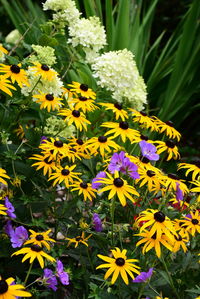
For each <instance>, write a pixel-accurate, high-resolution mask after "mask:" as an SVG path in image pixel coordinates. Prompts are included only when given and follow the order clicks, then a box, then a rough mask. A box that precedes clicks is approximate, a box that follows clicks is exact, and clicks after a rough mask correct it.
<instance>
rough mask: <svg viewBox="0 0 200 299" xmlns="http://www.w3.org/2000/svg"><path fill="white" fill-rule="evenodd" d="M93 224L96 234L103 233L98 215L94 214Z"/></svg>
mask: <svg viewBox="0 0 200 299" xmlns="http://www.w3.org/2000/svg"><path fill="white" fill-rule="evenodd" d="M93 224H94V229H95V230H96V232H101V231H102V230H103V228H102V223H101V219H100V217H99V215H98V214H97V213H94V214H93Z"/></svg>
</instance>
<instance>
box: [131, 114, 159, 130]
mask: <svg viewBox="0 0 200 299" xmlns="http://www.w3.org/2000/svg"><path fill="white" fill-rule="evenodd" d="M129 110H130V111H131V112H132V113H133V114H132V116H133V121H134V122H138V123H139V124H140V125H141V126H142V127H143V128H146V129H150V130H151V131H158V126H157V124H156V123H155V119H154V116H152V117H149V116H148V115H147V114H146V113H145V112H143V111H140V112H139V111H137V110H135V109H132V108H130V109H129Z"/></svg>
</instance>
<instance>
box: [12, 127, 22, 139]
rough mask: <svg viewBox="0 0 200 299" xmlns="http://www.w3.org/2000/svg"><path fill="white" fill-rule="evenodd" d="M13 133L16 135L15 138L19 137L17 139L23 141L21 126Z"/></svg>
mask: <svg viewBox="0 0 200 299" xmlns="http://www.w3.org/2000/svg"><path fill="white" fill-rule="evenodd" d="M13 132H15V133H16V135H17V137H19V139H23V138H24V136H25V132H24V128H23V127H22V125H19V127H18V128H17V129H15V130H14V131H13Z"/></svg>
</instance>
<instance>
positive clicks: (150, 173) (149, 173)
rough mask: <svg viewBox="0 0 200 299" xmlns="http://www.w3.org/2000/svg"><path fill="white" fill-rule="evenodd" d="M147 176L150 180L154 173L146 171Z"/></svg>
mask: <svg viewBox="0 0 200 299" xmlns="http://www.w3.org/2000/svg"><path fill="white" fill-rule="evenodd" d="M147 175H148V176H149V177H150V178H151V177H152V176H154V175H155V172H154V171H152V170H148V171H147Z"/></svg>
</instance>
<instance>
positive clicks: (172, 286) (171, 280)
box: [160, 257, 180, 299]
mask: <svg viewBox="0 0 200 299" xmlns="http://www.w3.org/2000/svg"><path fill="white" fill-rule="evenodd" d="M160 260H161V262H162V263H163V266H164V268H165V271H166V273H167V276H168V278H169V282H170V286H171V288H172V289H173V291H174V294H175V295H176V297H177V298H178V299H180V296H179V294H178V292H177V290H176V288H175V286H174V283H173V279H172V277H171V274H170V273H169V270H168V268H167V265H166V263H165V260H164V258H163V257H161V259H160Z"/></svg>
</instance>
